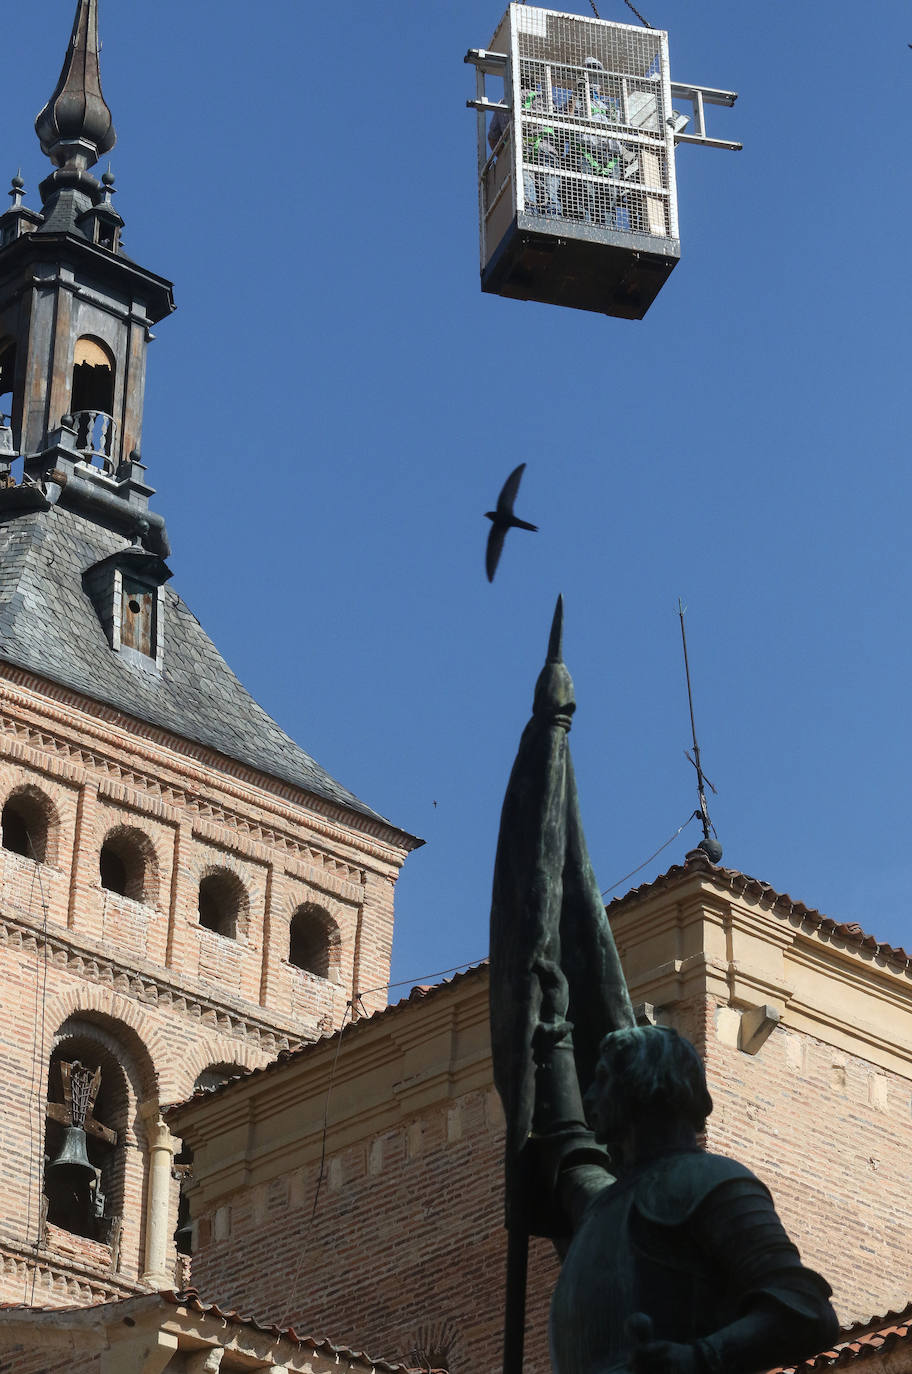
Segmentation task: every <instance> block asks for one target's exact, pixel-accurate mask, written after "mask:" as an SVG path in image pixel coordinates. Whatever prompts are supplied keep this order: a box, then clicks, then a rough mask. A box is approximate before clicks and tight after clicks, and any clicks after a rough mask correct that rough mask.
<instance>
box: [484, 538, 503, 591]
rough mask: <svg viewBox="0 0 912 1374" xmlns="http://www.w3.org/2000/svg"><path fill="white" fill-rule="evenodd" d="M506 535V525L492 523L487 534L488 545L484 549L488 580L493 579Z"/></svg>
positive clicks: (491, 580)
mask: <svg viewBox="0 0 912 1374" xmlns="http://www.w3.org/2000/svg"><path fill="white" fill-rule="evenodd" d="M506 537H507V526H506V525H493V524H492V526H491V533H490V534H489V535H488V547H487V549H486V550H485V572H486V573H487V574H488V581H489V582H493V581H494V574H495V573H496V572H497V564H498V563H499V562H500V555H501V553H502V552H503V546H504V540H505V539H506Z"/></svg>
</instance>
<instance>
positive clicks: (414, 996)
mask: <svg viewBox="0 0 912 1374" xmlns="http://www.w3.org/2000/svg"><path fill="white" fill-rule="evenodd" d="M487 966H488V961H487V959H483V960H482V961H481V963H478V964H472V965H471V966H470V967H469V968H466V969H462V970H461V971H460V972H459V973H454V974H453V976H452V977H451V978H444V979H443V981H442V982H440V983H433V984H427V983H420V984H418V985H417V986H416V987H413V988H412V990H411V992H409V994H408V996H406V997H402V998H400V999H399V1001H398V1002H390V1003H389V1004H388V1005H387V1006H385V1007H383V1008H382V1010H380V1011H375V1012H372V1013H371V1015H370V1016H362V1017H359V1018H358V1020H357V1021H348V1022H346V1023H345V1025H344V1026H343V1027H342V1029H341V1030H337V1031H330V1032H329V1033H328V1034H326V1035H320V1036H318V1037H317V1039H316V1040H308V1041H307V1042H306V1044H303V1045H298V1046H297V1048H296V1049H293V1050H280V1051H279V1053H278V1055H277V1056H276V1058H275V1059H273V1060H271V1061H270V1062H269V1063H268V1064H265V1065H264V1066H263V1067H262V1068H261V1069H244V1070H241V1071H240V1072H238V1073H236V1074H234V1075H232V1077H231V1078H229V1079H227V1080H226V1082H224V1083H216V1084H215V1085H214V1086H213V1087H211V1088H197V1089H196V1091H195V1092H194V1093H191V1095H190V1096H189V1097H188V1098H186V1099H185V1100H184V1101H182V1102H172V1103H171V1105H170V1106H169V1107H166V1108H165V1111H164V1116H165V1117H166V1118H167V1117H168V1116H169V1115H170V1113H171V1112H176V1111H178V1110H179V1109H180V1108H181V1107H186V1106H188V1105H189V1104H190V1103H191V1102H199V1101H202V1099H203V1098H209V1097H216V1096H218V1095H219V1094H221V1093H224V1092H227V1090H228V1089H229V1088H231V1087H233V1086H235V1085H236V1084H237V1083H242V1082H245V1081H246V1080H247V1079H248V1078H259V1077H261V1076H262V1075H263V1074H267V1073H275V1071H276V1070H277V1069H281V1068H283V1067H284V1065H285V1064H287V1063H288V1062H289V1060H292V1059H300V1058H302V1057H303V1056H304V1055H306V1054H310V1053H311V1052H312V1051H313V1050H315V1049H316V1048H317V1046H318V1045H326V1044H328V1043H329V1042H330V1041H332V1040H338V1039H339V1038H340V1037H341V1036H343V1035H344V1036H345V1038H346V1040H350V1039H351V1037H352V1036H353V1035H356V1034H358V1032H359V1031H362V1030H363V1029H364V1028H365V1027H366V1026H373V1025H375V1024H376V1023H377V1021H379V1020H380V1019H381V1018H383V1017H387V1016H393V1015H395V1013H396V1012H399V1011H402V1010H403V1009H404V1008H405V1007H409V1006H412V1005H414V1003H415V1002H425V1001H427V1000H428V999H430V998H433V997H435V996H436V995H437V994H438V993H440V992H441V991H442V990H443V989H444V988H449V987H452V986H453V985H454V984H455V983H460V982H462V980H463V979H464V978H471V977H475V976H477V975H478V974H479V973H480V972H481V970H482V969H486V968H487Z"/></svg>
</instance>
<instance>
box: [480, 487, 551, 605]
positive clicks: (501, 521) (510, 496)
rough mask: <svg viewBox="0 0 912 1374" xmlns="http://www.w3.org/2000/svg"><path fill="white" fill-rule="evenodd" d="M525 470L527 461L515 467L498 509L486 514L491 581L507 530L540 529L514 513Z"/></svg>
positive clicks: (487, 562)
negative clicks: (488, 522)
mask: <svg viewBox="0 0 912 1374" xmlns="http://www.w3.org/2000/svg"><path fill="white" fill-rule="evenodd" d="M525 470H526V465H525V463H520V465H519V467H518V468H514V469H513V471H512V472H511V473H510V476H509V477H508V478H507V480H506V481H505V482H504V484H503V489H502V490H501V493H500V495H499V496H498V498H497V509H496V510H486V511H485V516H486V517H487V519H488V520H490V522H491V533H490V534H489V535H488V547H487V550H486V552H485V571H486V572H487V574H488V581H489V582H493V581H494V574H495V573H496V572H497V564H498V563H499V562H500V555H501V553H502V551H503V546H504V540H505V539H506V537H507V530H510V529H517V530H535V531H536V532H537V530H538V526H537V525H530V524H529V522H528V520H519V519H517V517H516V516H515V515H514V514H513V502H514V501H515V500H516V493H517V492H518V491H519V484H520V482H521V481H522V475H523V473H524V472H525Z"/></svg>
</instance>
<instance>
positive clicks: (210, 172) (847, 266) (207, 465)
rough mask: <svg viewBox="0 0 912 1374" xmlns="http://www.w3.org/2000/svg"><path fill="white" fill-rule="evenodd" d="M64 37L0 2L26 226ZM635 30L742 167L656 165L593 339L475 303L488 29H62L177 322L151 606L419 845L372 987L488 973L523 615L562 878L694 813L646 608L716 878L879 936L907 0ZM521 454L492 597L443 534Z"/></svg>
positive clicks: (151, 392) (10, 144) (160, 375)
mask: <svg viewBox="0 0 912 1374" xmlns="http://www.w3.org/2000/svg"><path fill="white" fill-rule="evenodd" d="M570 8H571V9H573V10H574V11H575V12H577V13H580V14H585V13H591V11H590V10H589V8H588V5H587V4H584V3H582V0H576V2H575V3H574V4H573V5H571V6H570ZM640 8H644V6H640ZM72 9H73V4H72V0H44V3H43V4H42V5H41V7H40V16H39V13H38V10H37V9H36V8H29V7H25V6H20V7H18V8H14V10H13V11H11V12H10V14H9V15H7V16H6V32H5V42H4V53H5V57H4V64H3V67H4V83H5V96H6V99H5V107H6V118H5V121H4V126H5V127H4V150H5V157H6V160H7V171H8V173H9V174H10V175H12V173H14V172H15V170H16V168H17V166H19V165H20V164H21V165H22V169H23V174H24V176H25V178H26V182H27V186H28V193H27V196H26V202H27V203H28V204H32V205H35V204H36V203H37V201H38V196H37V183H38V181H39V180H40V178H41V177H42V176H43V175H44V174H45V172H46V170H47V163H46V162H45V161H44V159H43V158H42V157H41V155H40V152H39V150H38V144H37V140H36V138H35V136H34V133H33V131H32V119H33V117H34V114H35V113H36V112H37V110H38V109H39V107H40V106H41V104H42V103H43V102H44V100H45V99H46V97H47V96H48V95H49V93H50V91H51V89H52V86H53V83H54V81H55V79H56V76H57V72H58V70H59V66H60V62H61V60H62V57H63V51H64V47H65V43H66V39H67V36H68V34H69V28H70V24H71V22H72ZM600 12H601V15H602V17H603V18H606V19H615V20H620V21H622V22H627V20H628V19H630V20H632V16H631V15H630V13H629V11H628V10H627V9H626V8H625V6H623V5H622V4H620V3H618V4H612V5H608V4H607V3H604V4H602V5H601V6H600ZM645 13H646V16H647V18H649V20H650V21H651V22H652V23H653V24H654V25H656V26H657V27H663V28H666V29H667V30H668V31H669V44H670V52H671V68H672V77H673V79H675V80H678V81H690V82H700V83H703V84H706V85H716V86H722V87H729V88H732V89H736V90H738V91H740V99H739V101H738V104H737V105H736V106H735V108H734V110H732V111H712V112H711V113H712V114H713V115H714V116H715V119H714V121H713V123H714V126H715V127H714V131H715V132H716V133H717V134H718V135H719V136H721V137H729V138H739V139H742V140H743V142H744V145H745V146H744V151H743V152H741V153H723V152H716V151H712V150H707V149H696V148H689V147H684V148H680V149H679V150H678V157H677V171H678V191H679V205H680V225H681V242H682V258H681V262H680V264H679V266H678V267H677V269H676V270H675V272H674V273H673V274H672V276H671V278H670V280H669V281H668V283H667V285H666V286H665V288H664V289H663V291H662V293H661V294H660V296H659V298H658V300H657V301H656V303H655V305H654V306H653V307H652V309H651V311H650V312H649V314H648V316H647V317H646V319H645V320H644V321H643V322H641V323H632V322H625V321H621V320H611V319H607V318H605V317H602V316H599V315H595V314H589V313H583V312H573V311H569V310H560V309H557V308H554V307H548V306H540V305H535V304H531V303H520V302H514V301H507V300H501V299H498V298H495V297H491V296H484V295H482V294H481V292H480V291H479V286H478V235H477V199H476V181H475V160H474V159H475V143H474V116H473V115H472V114H471V113H470V112H469V111H467V110H466V109H465V100H466V98H467V97H469V96H471V95H472V94H473V79H472V78H473V73H472V71H471V69H470V68H468V67H466V66H464V64H463V61H462V58H463V54H464V53H465V51H466V49H467V48H469V47H471V46H484V45H486V44H487V43H488V42H489V40H490V37H491V34H492V33H493V31H494V28H495V26H496V24H497V21H498V20H499V18H500V14H501V6H500V4H499V3H497V4H495V6H494V7H493V8H492V7H490V6H488V5H486V4H482V3H481V0H464V3H462V4H461V5H458V6H456V5H443V4H440V3H434V0H429V3H427V4H423V5H419V4H417V3H412V0H409V3H399V4H398V5H392V6H378V5H364V4H358V3H356V4H353V5H350V6H347V7H339V6H324V7H318V6H315V5H308V6H302V5H300V4H297V3H294V4H293V3H290V0H271V3H269V4H268V5H266V6H262V7H260V8H259V9H258V10H252V9H251V7H250V6H248V5H246V4H244V5H242V4H241V3H239V0H220V2H219V3H218V4H216V3H214V0H195V3H193V4H192V5H186V4H180V5H179V4H177V3H176V0H159V3H157V4H156V5H155V6H139V5H133V4H130V5H127V4H124V3H116V0H102V3H101V29H102V39H103V45H104V47H103V54H102V73H103V78H104V89H105V95H106V97H107V100H108V103H109V104H110V105H111V107H112V110H113V112H114V117H115V123H116V126H117V129H118V134H119V142H118V146H117V147H116V148H115V150H114V153H113V156H112V163H113V169H114V171H115V173H116V175H117V186H118V195H117V205H118V208H119V210H120V212H121V214H122V215H123V216H124V218H125V220H126V230H125V235H124V241H125V247H126V251H127V252H128V253H129V254H130V255H131V256H133V257H135V258H136V259H138V260H139V261H140V262H142V263H143V264H144V265H145V266H147V267H149V268H151V269H152V270H154V271H157V272H160V273H161V274H163V275H165V276H168V277H170V278H172V279H173V280H174V282H175V294H176V299H177V302H178V306H179V311H178V313H177V314H176V315H175V316H174V317H172V318H171V319H170V320H167V321H164V322H163V323H162V324H161V325H160V326H159V327H158V328H157V330H156V333H157V335H158V342H157V343H156V344H155V345H154V348H153V350H152V356H151V360H150V375H149V383H148V391H147V404H146V428H145V436H144V444H143V456H144V459H145V461H146V462H147V463H148V465H149V476H150V480H151V481H152V483H153V485H155V486H156V487H157V488H158V492H159V495H158V497H157V499H156V506H157V508H158V509H159V510H161V511H162V512H163V513H164V514H165V515H166V517H167V520H168V525H169V531H170V535H171V541H172V544H173V546H174V557H173V559H172V560H171V565H172V567H173V569H174V572H175V585H176V586H177V587H178V589H179V590H180V591H181V593H182V595H183V596H184V597H185V599H186V600H187V601H188V602H189V604H190V605H191V607H192V608H193V610H194V611H195V612H196V614H197V615H198V616H199V618H200V620H201V621H202V622H203V624H204V625H205V626H206V628H207V629H208V631H209V632H210V633H211V634H212V636H213V638H214V639H215V641H216V643H217V644H218V645H219V647H220V648H221V650H222V651H223V653H224V654H225V656H226V658H227V659H228V661H229V662H230V663H231V665H232V667H233V668H234V669H235V670H236V672H237V673H238V675H239V676H240V677H241V679H242V681H243V682H244V683H245V684H246V685H247V686H248V687H249V688H250V690H251V691H253V693H254V694H255V695H256V696H257V697H258V698H259V700H260V701H261V702H262V703H263V704H264V706H265V707H266V708H267V709H268V710H269V711H270V712H271V714H272V715H274V716H275V718H276V719H277V720H278V721H279V722H280V723H281V724H282V725H283V726H284V727H285V728H286V729H287V730H288V731H289V733H291V734H292V735H293V736H294V737H295V738H296V739H297V740H298V741H299V742H300V743H301V744H302V745H303V746H304V747H305V748H307V749H308V750H309V751H310V752H311V753H313V754H314V755H315V757H317V758H318V759H319V760H320V762H321V763H322V764H323V765H324V766H325V767H326V768H328V769H329V770H330V771H331V772H332V773H333V774H334V775H335V776H336V777H338V778H339V779H340V780H341V781H342V782H343V783H345V784H346V785H347V786H348V787H350V788H352V789H353V790H354V791H355V792H357V793H358V794H359V795H360V796H361V797H363V798H364V799H365V800H366V801H367V802H369V803H370V804H371V805H372V806H374V807H375V808H376V809H378V810H379V811H381V812H383V813H384V814H385V815H387V816H388V817H390V818H391V819H392V820H393V821H394V822H395V823H396V824H398V825H400V826H401V827H403V828H404V829H407V830H410V831H412V832H413V833H415V834H418V835H421V836H422V837H424V838H425V839H426V841H427V844H426V846H425V847H424V848H423V849H421V850H420V851H418V852H417V853H415V854H413V855H412V856H411V857H410V858H409V859H408V861H407V863H406V866H405V869H404V872H403V876H402V878H401V880H400V884H399V889H398V893H397V913H398V915H397V921H398V933H397V943H396V948H395V957H394V975H393V976H394V978H396V979H405V980H409V979H411V980H418V979H420V978H422V977H423V975H426V974H429V973H431V972H433V971H435V970H438V969H444V968H448V967H450V966H453V965H457V964H459V963H461V962H465V961H468V960H471V959H475V958H478V957H480V956H482V955H483V954H484V953H485V950H486V945H487V916H488V904H489V895H490V880H491V868H492V861H493V852H494V845H495V842H496V835H497V825H498V817H499V810H500V804H501V801H502V797H503V791H504V787H505V784H506V780H507V776H508V773H509V769H510V766H511V763H512V759H513V756H514V753H515V748H516V743H517V740H518V738H519V734H520V731H521V729H522V727H523V725H524V723H525V721H526V719H527V717H528V713H529V707H530V703H531V694H532V687H533V684H534V680H535V676H536V674H537V672H538V669H539V667H540V665H541V662H542V659H543V655H544V651H545V646H546V642H547V632H548V626H549V622H550V618H551V612H552V608H553V604H554V600H555V597H556V595H557V593H558V592H559V591H562V592H563V594H564V597H565V602H566V637H565V656H566V659H567V662H568V665H569V667H570V669H571V671H572V673H573V675H574V679H575V682H576V689H577V699H578V709H577V714H576V718H575V724H574V728H573V733H572V736H571V741H572V745H573V750H574V759H575V764H576V769H577V774H578V781H579V786H580V793H581V798H582V807H583V816H584V820H585V824H586V830H587V835H588V839H589V846H590V850H591V852H592V857H593V862H594V864H595V868H596V872H597V874H598V876H599V880H600V882H601V884H602V886H603V887H605V888H607V887H609V885H611V884H613V883H615V881H616V880H617V879H619V878H621V877H622V875H624V874H626V873H627V872H629V871H630V870H631V869H633V868H634V867H635V866H636V865H637V864H639V863H641V862H642V860H644V859H645V858H646V857H647V855H649V854H650V853H652V852H653V851H654V850H656V849H657V848H658V847H659V845H660V844H662V843H663V841H665V840H666V839H667V838H668V837H669V836H670V835H671V834H672V832H673V831H674V830H675V829H677V827H678V826H679V825H680V824H681V823H682V822H683V821H684V820H685V818H686V817H687V815H688V814H689V812H690V811H691V810H692V808H693V806H694V804H695V800H696V797H695V788H694V778H693V773H692V770H691V767H690V765H689V764H688V763H687V762H686V760H685V758H684V755H683V750H684V748H685V747H687V746H689V743H690V738H689V721H688V716H687V701H686V695H685V688H684V674H683V665H682V661H681V649H680V635H679V630H678V622H677V619H676V617H675V613H674V611H675V604H676V599H677V597H678V596H682V597H683V598H684V599H685V600H686V602H687V604H688V607H689V611H688V622H687V623H688V637H689V645H690V652H691V668H692V675H693V681H694V691H695V700H696V711H697V723H698V728H699V732H700V742H701V747H702V750H703V758H704V764H705V767H706V771H707V773H708V775H709V777H710V778H712V780H713V782H714V783H715V784H716V786H717V788H718V796H717V797H716V798H711V809H712V815H713V819H714V821H715V823H716V826H717V828H718V831H719V835H720V838H721V839H722V841H723V844H724V846H725V858H724V862H725V863H727V864H730V865H732V866H733V867H736V868H739V869H741V870H743V871H745V872H747V873H750V874H753V875H755V876H757V877H761V878H763V879H765V880H766V881H768V882H770V883H771V884H772V885H773V886H774V887H776V888H778V889H779V890H780V891H787V892H790V893H791V894H792V895H793V896H794V897H796V898H800V899H802V900H803V901H805V902H807V903H808V904H809V905H812V906H817V907H819V908H820V909H821V910H822V911H824V912H825V913H826V914H827V915H830V916H832V917H835V918H837V919H841V920H857V921H859V922H860V923H861V924H862V926H864V927H865V928H866V929H868V930H871V931H873V932H874V933H875V934H876V935H877V936H878V937H879V938H881V939H884V940H888V941H891V942H893V943H897V944H905V945H906V946H907V947H909V946H912V932H910V929H909V926H910V918H909V914H908V896H907V890H908V861H907V855H908V850H909V832H910V824H909V816H910V811H912V795H910V791H912V789H910V782H909V756H910V738H909V736H910V725H909V719H910V711H909V705H908V697H909V690H910V688H909V684H910V678H912V672H910V669H912V663H910V645H909V633H908V621H909V614H908V603H909V599H910V596H912V586H910V583H912V579H910V575H909V574H910V566H909V564H910V553H909V537H908V523H909V516H908V512H909V498H910V479H909V467H908V459H907V449H908V440H907V434H908V427H909V426H908V411H909V401H908V393H909V386H908V365H909V364H908V355H909V325H908V321H909V318H910V287H909V281H910V273H909V266H908V251H907V245H908V237H909V223H910V218H912V194H910V176H909V168H908V123H909V95H908V93H909V88H910V79H912V52H910V51H909V48H908V46H907V44H908V41H910V40H912V21H910V18H909V13H908V7H907V6H906V5H905V4H900V3H899V0H884V3H883V4H881V5H880V6H878V9H877V17H876V20H872V19H871V18H870V17H869V15H868V14H867V12H865V11H862V10H861V9H859V7H858V6H857V5H853V6H851V7H850V6H849V5H848V4H846V3H844V2H843V0H836V3H834V4H832V5H830V6H828V7H826V9H825V10H821V9H820V8H819V7H812V6H810V5H795V6H784V5H781V6H761V7H758V6H752V7H747V6H738V7H732V6H730V5H726V6H723V5H722V4H721V3H715V0H692V2H691V3H690V4H688V5H686V6H683V5H675V4H671V3H669V0H663V2H662V3H655V0H653V2H652V3H648V2H646V3H645ZM521 461H525V462H526V463H527V464H528V467H527V471H526V474H525V478H524V482H523V486H522V491H521V496H520V501H519V503H518V510H519V513H520V514H522V515H524V516H525V517H526V518H527V519H530V520H533V521H535V522H536V523H537V524H539V525H540V526H541V532H540V533H539V534H537V535H524V534H516V535H513V536H511V538H510V540H509V541H508V543H507V548H506V553H505V556H504V559H503V561H502V564H501V568H500V571H499V573H498V576H497V580H496V581H495V583H494V584H493V586H489V585H488V583H487V582H486V580H485V577H484V570H483V551H484V541H485V537H486V530H487V522H486V521H484V519H483V518H482V512H483V511H485V510H487V509H488V508H489V507H490V506H491V505H492V504H493V501H494V499H495V498H496V495H497V491H498V489H499V487H500V485H501V483H502V481H503V479H504V478H505V476H506V474H507V473H508V472H509V471H510V470H511V468H513V467H514V466H515V465H516V464H517V463H518V462H521ZM435 803H436V805H435ZM699 836H700V831H699V828H698V827H697V825H696V824H694V825H692V826H691V827H689V828H688V829H687V830H685V832H684V833H683V834H682V835H681V836H680V837H679V838H678V840H676V841H675V843H674V844H672V845H671V846H669V847H668V848H667V849H666V850H665V851H664V853H663V854H662V855H661V856H660V858H659V859H657V860H656V861H655V862H654V863H652V864H651V865H649V866H648V867H647V868H646V869H644V870H643V871H642V873H640V874H639V875H637V878H636V879H634V880H632V881H642V880H645V879H648V878H650V877H652V876H654V875H655V874H656V873H658V872H660V871H662V870H663V869H664V868H665V867H666V866H668V864H670V863H672V862H677V861H680V859H681V858H682V856H683V854H684V852H685V851H686V849H687V848H689V847H690V846H691V845H692V844H693V843H695V842H696V840H697V839H698V838H699ZM620 890H623V888H622V889H620ZM394 995H398V994H394Z"/></svg>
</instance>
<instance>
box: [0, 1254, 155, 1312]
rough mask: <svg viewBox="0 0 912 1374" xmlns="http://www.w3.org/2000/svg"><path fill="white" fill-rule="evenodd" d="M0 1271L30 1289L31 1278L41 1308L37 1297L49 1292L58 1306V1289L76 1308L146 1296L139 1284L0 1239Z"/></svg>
mask: <svg viewBox="0 0 912 1374" xmlns="http://www.w3.org/2000/svg"><path fill="white" fill-rule="evenodd" d="M0 1268H2V1270H3V1271H4V1272H6V1273H8V1274H19V1275H21V1276H22V1279H23V1290H24V1288H25V1282H26V1281H28V1285H29V1288H31V1282H32V1278H31V1276H33V1275H34V1276H35V1299H34V1300H37V1305H38V1306H41V1305H42V1303H41V1297H40V1295H41V1293H42V1292H43V1291H47V1292H53V1293H54V1297H55V1305H57V1304H58V1302H59V1295H60V1285H61V1284H63V1286H64V1288H65V1289H66V1293H67V1297H69V1298H71V1299H72V1301H73V1303H74V1304H79V1305H80V1306H82V1305H84V1304H86V1303H87V1302H88V1303H93V1304H94V1303H98V1302H110V1301H113V1300H115V1299H117V1298H124V1297H132V1296H133V1295H134V1294H136V1293H147V1292H148V1291H149V1290H148V1288H146V1287H145V1286H144V1285H143V1284H140V1283H135V1282H133V1281H132V1280H130V1279H126V1278H121V1277H115V1276H114V1275H113V1274H111V1273H104V1272H102V1271H101V1270H99V1269H94V1268H92V1267H90V1266H89V1265H85V1264H80V1263H78V1261H77V1260H74V1259H69V1258H67V1257H65V1256H62V1255H55V1254H54V1252H53V1251H52V1250H47V1249H45V1248H44V1247H41V1248H39V1249H38V1250H31V1249H26V1248H23V1246H22V1245H21V1244H19V1245H17V1244H15V1243H11V1242H9V1241H5V1240H3V1239H2V1238H0Z"/></svg>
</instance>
